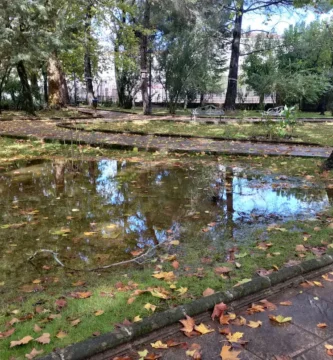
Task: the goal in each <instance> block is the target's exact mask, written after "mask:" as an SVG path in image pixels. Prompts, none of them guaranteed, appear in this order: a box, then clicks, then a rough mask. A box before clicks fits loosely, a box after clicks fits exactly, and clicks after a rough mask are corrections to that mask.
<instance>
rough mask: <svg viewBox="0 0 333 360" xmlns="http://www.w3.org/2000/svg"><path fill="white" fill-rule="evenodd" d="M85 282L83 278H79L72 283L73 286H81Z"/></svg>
mask: <svg viewBox="0 0 333 360" xmlns="http://www.w3.org/2000/svg"><path fill="white" fill-rule="evenodd" d="M85 284H86V282H85V281H83V280H79V281H77V282H74V283H72V285H73V286H83V285H85Z"/></svg>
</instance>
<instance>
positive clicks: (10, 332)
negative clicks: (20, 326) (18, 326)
mask: <svg viewBox="0 0 333 360" xmlns="http://www.w3.org/2000/svg"><path fill="white" fill-rule="evenodd" d="M14 332H15V328H11V329H9V330H7V331H4V332H0V339H6V338H8V337H9V336H11V335H13V334H14Z"/></svg>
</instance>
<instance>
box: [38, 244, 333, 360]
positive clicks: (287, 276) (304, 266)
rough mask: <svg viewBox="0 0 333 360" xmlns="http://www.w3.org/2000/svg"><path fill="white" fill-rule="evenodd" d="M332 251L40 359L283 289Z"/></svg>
mask: <svg viewBox="0 0 333 360" xmlns="http://www.w3.org/2000/svg"><path fill="white" fill-rule="evenodd" d="M328 253H329V254H331V255H329V254H327V255H323V256H322V257H321V258H317V259H311V260H307V261H304V262H302V263H301V264H299V265H296V266H291V267H285V268H282V269H280V270H279V271H277V272H275V273H272V274H270V275H269V276H264V277H255V278H253V279H252V280H251V281H249V282H247V283H245V284H242V285H240V286H238V287H234V288H232V289H231V290H228V291H224V292H217V293H215V294H213V295H210V296H207V297H203V298H200V299H197V300H194V301H192V302H190V303H188V304H185V305H181V306H178V307H176V308H172V309H169V310H166V311H164V312H161V313H157V314H154V315H152V316H150V317H148V318H145V319H143V321H142V322H140V323H134V324H131V325H129V326H126V327H122V328H121V329H119V330H117V331H113V332H110V333H107V334H104V335H101V336H98V337H96V338H90V339H87V340H84V341H81V342H79V343H76V344H73V345H70V346H68V347H66V348H64V349H57V350H55V351H54V352H52V353H50V354H48V355H46V356H44V357H41V358H39V359H40V360H84V359H87V358H89V357H92V356H94V355H97V354H99V353H102V352H104V351H107V350H111V349H113V348H116V347H117V346H119V345H123V344H125V343H127V342H129V341H131V340H135V339H137V338H139V337H141V336H143V335H147V334H149V333H151V332H153V331H156V330H159V329H161V328H164V327H166V326H168V325H172V324H174V323H176V322H178V321H179V320H182V319H183V318H184V316H185V315H189V316H195V315H198V314H200V313H203V312H205V311H208V310H211V309H213V307H214V306H215V304H218V303H220V302H224V303H227V304H228V303H229V304H230V303H232V302H234V301H237V300H241V299H242V298H244V297H246V296H249V295H252V294H255V293H258V292H260V291H264V290H267V289H269V288H272V287H273V286H274V285H278V284H281V285H282V287H281V289H280V290H282V289H283V288H284V287H283V284H282V283H284V282H286V286H285V287H288V286H290V280H292V279H295V278H298V281H299V278H300V277H302V275H304V274H310V273H311V272H313V271H316V270H318V269H321V268H325V267H327V266H328V265H332V264H333V249H329V251H328ZM288 280H289V281H288Z"/></svg>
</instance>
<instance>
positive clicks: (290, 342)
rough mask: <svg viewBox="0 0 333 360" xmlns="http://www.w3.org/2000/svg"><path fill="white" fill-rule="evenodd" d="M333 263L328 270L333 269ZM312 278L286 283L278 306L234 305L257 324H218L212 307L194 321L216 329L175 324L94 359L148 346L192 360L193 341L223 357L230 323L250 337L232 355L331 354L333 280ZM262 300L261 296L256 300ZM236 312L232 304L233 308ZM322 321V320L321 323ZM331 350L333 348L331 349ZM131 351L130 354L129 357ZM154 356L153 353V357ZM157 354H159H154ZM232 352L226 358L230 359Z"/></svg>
mask: <svg viewBox="0 0 333 360" xmlns="http://www.w3.org/2000/svg"><path fill="white" fill-rule="evenodd" d="M332 270H333V268H332V267H331V268H330V269H328V270H327V271H332ZM332 274H333V273H331V274H330V273H328V276H329V279H330V280H333V275H332ZM314 281H317V282H318V283H317V285H320V284H322V286H323V287H319V286H317V285H316V283H314V282H313V281H310V282H306V283H303V284H301V285H299V286H298V287H294V288H288V289H286V290H285V291H282V292H281V293H280V294H278V295H274V296H272V297H271V298H268V300H269V301H270V302H271V303H273V304H274V305H275V306H276V309H275V310H269V309H265V311H263V312H258V313H254V314H252V315H249V314H248V312H247V309H248V308H249V307H250V306H251V304H249V305H248V306H246V308H242V309H240V310H239V311H236V316H237V319H239V317H240V316H242V317H244V318H245V319H246V321H247V324H248V323H249V321H255V322H257V321H261V322H262V325H261V326H260V327H258V328H250V327H248V326H247V325H239V324H238V325H237V324H235V321H229V322H230V324H229V325H220V324H219V321H218V319H215V321H212V320H211V317H210V315H211V314H210V313H208V312H207V313H205V314H202V315H201V316H198V317H196V318H195V321H196V324H197V325H199V324H200V323H201V322H202V323H204V324H205V325H207V326H208V327H210V328H211V329H214V332H211V333H209V334H206V335H199V336H194V337H191V338H188V337H186V336H185V335H184V334H183V332H182V331H180V329H181V327H182V326H181V324H176V325H173V326H170V327H168V328H165V329H163V330H162V331H159V332H156V333H155V334H151V335H150V336H148V337H146V339H142V340H141V341H140V344H138V343H137V344H135V343H133V344H127V345H125V346H123V348H122V349H120V348H119V350H118V353H117V351H113V354H111V353H109V354H108V355H107V354H104V355H103V354H100V355H97V356H95V357H94V358H93V359H91V360H106V359H108V360H112V359H113V360H115V359H117V357H118V359H127V360H137V359H139V356H138V351H142V350H145V349H147V350H148V352H149V353H155V354H159V355H160V356H161V357H159V359H163V360H190V359H192V358H191V357H189V356H187V355H186V351H187V349H188V348H190V347H191V345H192V344H198V345H200V347H201V354H202V355H201V360H221V356H220V352H221V349H222V346H223V345H228V346H230V345H231V344H230V342H229V341H228V340H227V338H226V336H225V335H222V334H220V332H219V330H220V329H227V328H228V329H229V330H230V332H231V333H232V334H233V333H235V332H240V333H242V334H243V336H242V340H245V341H248V343H246V344H245V345H241V344H237V343H233V349H234V350H236V351H240V353H239V355H238V357H235V358H234V357H231V358H230V359H231V360H236V359H240V360H290V359H295V360H329V359H330V358H332V357H331V356H329V355H327V353H326V351H327V350H326V349H325V344H331V345H333V282H330V281H326V280H324V279H323V278H322V277H321V276H318V277H317V278H315V279H314ZM281 302H291V303H290V305H289V306H284V305H280V303H281ZM256 304H260V302H259V301H258V302H256ZM230 311H231V312H232V309H230ZM269 315H275V316H277V315H282V316H284V317H291V318H292V319H291V321H290V322H287V323H285V324H277V323H274V322H273V321H272V320H270V319H269ZM318 324H326V325H327V326H326V327H322V328H320V327H318V326H317V325H318ZM322 326H323V325H322ZM158 340H161V341H162V343H164V344H165V343H167V342H168V341H170V340H173V341H175V342H178V343H183V345H179V346H175V347H170V348H168V349H154V348H152V347H151V345H150V344H151V343H154V342H156V341H158ZM332 354H333V353H332ZM126 356H127V357H126ZM151 359H153V357H151ZM156 359H157V357H156ZM227 359H228V358H223V360H227Z"/></svg>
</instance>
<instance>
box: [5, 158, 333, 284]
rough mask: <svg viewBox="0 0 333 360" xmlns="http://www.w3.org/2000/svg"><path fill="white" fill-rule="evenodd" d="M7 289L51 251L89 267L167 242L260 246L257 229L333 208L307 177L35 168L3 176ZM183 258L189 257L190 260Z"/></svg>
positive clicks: (192, 169) (105, 163)
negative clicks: (35, 256)
mask: <svg viewBox="0 0 333 360" xmlns="http://www.w3.org/2000/svg"><path fill="white" fill-rule="evenodd" d="M0 195H1V198H0V206H1V213H0V246H1V257H2V259H1V264H0V281H2V280H6V283H7V282H8V281H9V282H10V281H14V280H15V278H17V277H19V276H22V274H24V275H26V277H27V278H29V276H30V275H29V274H30V273H31V276H30V277H31V279H33V278H34V277H35V276H36V274H34V273H33V271H32V269H31V265H30V264H29V263H28V262H27V258H28V257H29V255H31V254H32V253H34V252H35V251H37V250H39V249H51V250H53V251H57V252H58V253H59V258H60V259H62V261H64V262H66V264H67V265H70V266H73V267H76V268H83V267H86V266H90V267H93V266H98V265H103V264H108V263H112V262H115V261H121V260H126V259H128V258H130V257H131V255H130V252H131V251H134V250H138V249H144V248H147V247H148V246H151V245H154V244H158V243H159V242H161V241H163V240H165V239H166V238H167V237H172V238H174V239H179V240H181V242H184V243H191V242H192V241H193V242H194V241H196V242H197V245H196V246H197V248H198V251H200V246H201V247H202V248H207V246H209V245H214V247H215V248H221V249H223V248H225V247H226V246H227V245H229V244H230V243H235V242H237V243H242V242H246V241H255V240H256V239H253V238H252V237H251V234H252V233H253V231H255V229H256V228H258V227H262V226H267V224H270V223H273V222H274V223H279V222H283V221H286V220H290V219H295V218H296V219H297V218H299V219H303V218H311V217H313V216H314V215H315V214H316V212H319V211H321V210H323V209H325V208H326V207H327V206H328V205H329V202H330V201H332V194H329V193H327V192H326V190H325V189H324V188H323V187H322V186H321V185H320V184H314V183H311V182H309V181H307V180H305V179H304V178H296V177H294V178H287V177H286V176H283V175H282V176H276V175H274V176H272V175H264V174H260V173H252V174H251V173H250V172H249V171H248V170H244V169H241V168H225V167H224V166H222V165H220V164H213V165H212V164H210V165H207V166H202V165H201V166H199V165H181V164H176V165H162V164H160V165H159V164H158V163H127V162H126V161H118V160H101V161H69V160H62V159H59V160H34V161H31V162H25V163H24V162H22V163H18V164H15V165H11V166H8V165H7V166H3V167H0ZM184 256H186V251H185V255H184Z"/></svg>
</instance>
